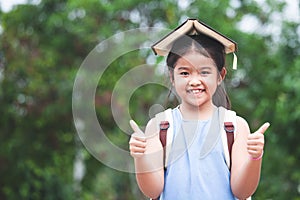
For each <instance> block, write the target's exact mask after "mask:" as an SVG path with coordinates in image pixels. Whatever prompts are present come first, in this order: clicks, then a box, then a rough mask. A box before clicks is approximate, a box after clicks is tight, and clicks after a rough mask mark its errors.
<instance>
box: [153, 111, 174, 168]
mask: <svg viewBox="0 0 300 200" xmlns="http://www.w3.org/2000/svg"><path fill="white" fill-rule="evenodd" d="M155 117H156V120H157V122H158V123H159V139H160V141H161V143H162V146H163V148H164V166H165V168H166V167H167V165H168V157H169V153H170V149H171V144H172V142H173V126H172V125H173V116H172V109H171V108H169V109H167V110H165V111H163V112H161V113H158V114H157V115H156V116H155ZM168 133H169V134H168Z"/></svg>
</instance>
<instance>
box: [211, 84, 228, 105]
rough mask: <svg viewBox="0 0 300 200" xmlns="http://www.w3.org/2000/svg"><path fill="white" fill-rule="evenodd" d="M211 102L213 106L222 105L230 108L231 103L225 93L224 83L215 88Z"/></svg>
mask: <svg viewBox="0 0 300 200" xmlns="http://www.w3.org/2000/svg"><path fill="white" fill-rule="evenodd" d="M212 100H213V103H214V105H215V106H217V107H219V106H222V107H224V108H226V109H231V103H230V99H229V96H228V95H227V92H226V90H225V87H224V84H223V83H221V84H220V85H219V86H218V87H217V89H216V92H215V94H214V95H213V98H212Z"/></svg>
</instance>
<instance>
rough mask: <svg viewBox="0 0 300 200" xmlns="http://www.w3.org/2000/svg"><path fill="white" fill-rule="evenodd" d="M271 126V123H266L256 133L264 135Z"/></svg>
mask: <svg viewBox="0 0 300 200" xmlns="http://www.w3.org/2000/svg"><path fill="white" fill-rule="evenodd" d="M269 126H270V123H269V122H266V123H264V124H263V125H262V126H261V127H260V128H259V129H258V130H257V131H256V132H257V133H261V134H264V133H265V131H266V130H267V129H268V128H269Z"/></svg>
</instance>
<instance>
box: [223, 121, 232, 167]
mask: <svg viewBox="0 0 300 200" xmlns="http://www.w3.org/2000/svg"><path fill="white" fill-rule="evenodd" d="M224 130H225V132H226V136H227V144H228V152H229V157H230V168H231V151H232V145H233V142H234V125H233V123H232V122H224ZM229 170H230V169H229Z"/></svg>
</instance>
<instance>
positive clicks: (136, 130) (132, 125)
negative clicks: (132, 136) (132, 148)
mask: <svg viewBox="0 0 300 200" xmlns="http://www.w3.org/2000/svg"><path fill="white" fill-rule="evenodd" d="M129 124H130V126H131V128H132V130H133V131H134V132H135V133H142V134H144V132H143V131H142V130H141V129H140V128H139V126H138V125H137V124H136V122H135V121H134V120H130V121H129Z"/></svg>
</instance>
